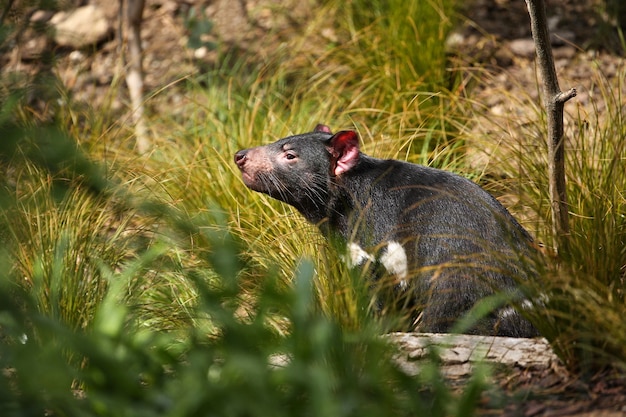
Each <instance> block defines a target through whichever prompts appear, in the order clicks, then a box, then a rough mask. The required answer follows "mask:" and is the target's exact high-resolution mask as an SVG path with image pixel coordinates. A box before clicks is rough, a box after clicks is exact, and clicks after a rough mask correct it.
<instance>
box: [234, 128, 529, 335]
mask: <svg viewBox="0 0 626 417" xmlns="http://www.w3.org/2000/svg"><path fill="white" fill-rule="evenodd" d="M235 162H236V163H237V165H238V166H239V168H240V169H241V171H242V175H243V179H244V182H245V183H246V185H247V186H248V187H249V188H251V189H253V190H255V191H259V192H263V193H266V194H268V195H270V196H272V197H274V198H276V199H279V200H281V201H283V202H286V203H288V204H291V205H293V206H294V207H295V208H297V209H298V210H299V211H300V212H301V213H302V215H304V217H305V218H306V219H307V220H309V221H310V222H312V223H315V224H317V225H319V226H320V228H321V229H322V231H323V232H324V233H325V234H332V235H337V236H340V237H341V238H342V239H343V240H344V241H345V242H355V243H357V244H358V245H359V246H360V247H361V248H363V249H364V250H365V251H367V252H368V253H370V254H372V255H373V256H374V257H376V258H379V257H380V256H381V254H382V253H384V251H385V244H387V242H398V243H400V244H401V245H402V247H403V248H404V251H405V252H406V258H407V261H408V262H407V263H408V268H409V277H408V280H407V281H408V286H407V287H400V286H396V287H395V288H396V289H395V292H396V293H397V294H396V295H400V296H402V297H404V298H405V299H408V300H409V303H408V304H410V305H411V306H412V308H414V314H413V316H412V318H411V319H412V320H417V319H418V316H419V317H420V318H419V321H418V323H417V324H418V329H419V330H420V331H428V332H446V331H449V330H450V326H451V325H452V324H453V323H454V321H455V320H456V319H458V318H459V317H460V316H462V315H463V313H464V312H466V311H467V310H469V309H470V308H471V307H472V306H473V305H474V304H475V303H476V302H477V301H478V300H480V299H482V298H483V297H485V296H488V295H491V294H493V293H494V291H504V292H507V293H510V294H512V295H514V294H517V284H516V282H517V281H516V280H520V279H526V278H528V277H529V275H530V274H532V268H530V267H529V263H528V262H526V259H527V257H528V255H529V254H530V253H531V251H532V249H531V242H532V239H531V237H530V236H529V234H528V233H527V232H526V231H525V230H524V229H523V228H522V227H521V226H520V225H519V223H518V222H517V221H516V220H515V219H514V218H513V217H512V216H511V215H510V214H509V212H508V211H507V210H506V209H505V208H504V207H503V206H502V205H501V204H500V203H499V202H498V201H497V200H496V199H495V198H493V197H492V196H491V195H490V194H488V193H487V192H485V191H484V190H483V189H482V188H480V187H479V186H478V185H476V184H474V183H473V182H471V181H469V180H467V179H465V178H463V177H461V176H458V175H455V174H452V173H449V172H446V171H442V170H438V169H433V168H429V167H425V166H421V165H415V164H410V163H407V162H402V161H397V160H381V159H376V158H372V157H369V156H366V155H364V154H362V153H361V152H360V151H359V150H358V137H357V135H356V133H355V132H351V131H343V132H339V133H337V134H335V135H333V134H331V133H330V129H328V128H327V127H325V126H321V125H320V126H318V128H316V131H314V132H311V133H306V134H302V135H295V136H290V137H287V138H284V139H281V140H279V141H277V142H275V143H272V144H269V145H266V146H262V147H258V148H252V149H247V150H243V151H239V152H237V154H236V155H235ZM503 311H505V310H500V312H494V313H493V314H492V315H491V316H490V317H489V318H488V319H486V320H484V321H483V322H482V323H480V324H479V325H478V326H476V327H475V328H474V329H472V330H470V332H471V333H480V334H490V335H491V334H497V335H503V336H514V337H530V336H535V335H537V331H536V330H535V329H534V327H533V326H532V325H531V324H530V323H529V322H528V321H526V320H525V319H524V318H522V316H521V315H520V314H519V313H517V312H516V311H513V310H512V309H510V308H509V309H507V310H506V314H503V313H502V312H503Z"/></svg>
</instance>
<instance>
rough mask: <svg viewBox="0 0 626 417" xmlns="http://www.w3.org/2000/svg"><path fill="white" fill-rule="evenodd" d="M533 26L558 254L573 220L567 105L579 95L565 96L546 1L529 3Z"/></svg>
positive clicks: (528, 0) (564, 247) (571, 93)
mask: <svg viewBox="0 0 626 417" xmlns="http://www.w3.org/2000/svg"><path fill="white" fill-rule="evenodd" d="M526 6H527V8H528V14H529V15H530V26H531V30H532V34H533V39H534V41H535V48H536V51H537V63H538V65H539V70H540V72H541V78H542V82H543V95H544V103H545V106H546V113H547V116H548V176H549V193H550V206H551V209H552V231H553V234H554V236H555V239H556V240H555V241H556V248H555V249H556V250H557V252H563V251H564V250H566V247H567V237H568V235H569V218H568V208H567V192H566V188H565V144H564V140H563V106H564V104H565V102H566V101H567V100H569V99H571V98H572V97H574V96H575V95H576V90H575V89H571V90H569V91H567V92H565V93H563V92H561V90H560V88H559V82H558V78H557V76H556V69H555V68H554V59H553V57H552V47H551V45H550V34H549V31H548V23H547V19H546V6H545V2H544V0H526Z"/></svg>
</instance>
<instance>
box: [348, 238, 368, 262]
mask: <svg viewBox="0 0 626 417" xmlns="http://www.w3.org/2000/svg"><path fill="white" fill-rule="evenodd" d="M367 261H370V262H372V261H374V257H373V256H372V255H370V254H369V253H367V252H365V250H364V249H363V248H362V247H360V246H359V245H358V244H357V243H354V242H350V243H348V265H350V267H354V266H359V265H363V264H364V263H365V262H367Z"/></svg>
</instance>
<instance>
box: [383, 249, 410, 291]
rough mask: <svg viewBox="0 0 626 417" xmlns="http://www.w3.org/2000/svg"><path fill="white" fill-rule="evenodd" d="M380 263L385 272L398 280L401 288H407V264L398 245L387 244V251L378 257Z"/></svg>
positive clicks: (404, 253) (404, 255)
mask: <svg viewBox="0 0 626 417" xmlns="http://www.w3.org/2000/svg"><path fill="white" fill-rule="evenodd" d="M380 262H381V263H382V264H383V266H384V267H385V269H386V270H387V272H389V273H390V274H394V275H395V276H397V277H398V278H399V279H400V286H401V287H402V288H406V287H407V282H406V278H407V276H408V275H409V269H408V268H409V264H408V260H407V257H406V252H405V251H404V248H403V247H402V245H401V244H400V243H398V242H395V241H391V242H389V243H387V250H386V251H385V252H384V253H383V254H382V255H381V256H380Z"/></svg>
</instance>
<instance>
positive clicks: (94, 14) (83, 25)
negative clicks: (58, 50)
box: [50, 5, 111, 49]
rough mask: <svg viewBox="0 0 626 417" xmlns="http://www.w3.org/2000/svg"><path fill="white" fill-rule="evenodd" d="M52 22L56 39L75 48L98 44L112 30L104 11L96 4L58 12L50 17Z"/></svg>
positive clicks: (59, 42) (61, 43) (58, 42)
mask: <svg viewBox="0 0 626 417" xmlns="http://www.w3.org/2000/svg"><path fill="white" fill-rule="evenodd" d="M50 24H51V26H52V28H53V32H54V41H55V42H56V43H57V44H59V45H61V46H67V47H70V48H75V49H81V48H84V47H87V46H90V45H94V44H97V43H98V42H100V41H102V40H104V39H105V38H106V37H107V35H108V34H109V33H110V31H111V25H110V24H109V22H108V20H107V19H106V16H105V14H104V11H103V10H102V9H100V8H99V7H97V6H95V5H88V6H83V7H79V8H77V9H75V10H72V11H68V12H59V13H56V14H55V15H54V16H52V19H50Z"/></svg>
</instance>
